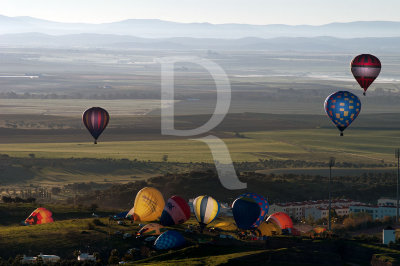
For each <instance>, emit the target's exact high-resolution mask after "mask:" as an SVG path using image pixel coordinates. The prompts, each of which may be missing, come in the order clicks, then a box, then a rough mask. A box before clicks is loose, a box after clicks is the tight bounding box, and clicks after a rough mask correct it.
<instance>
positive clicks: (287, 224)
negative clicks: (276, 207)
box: [267, 212, 293, 229]
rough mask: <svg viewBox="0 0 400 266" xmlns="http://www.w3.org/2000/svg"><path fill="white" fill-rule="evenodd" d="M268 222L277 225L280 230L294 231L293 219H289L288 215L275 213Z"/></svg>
mask: <svg viewBox="0 0 400 266" xmlns="http://www.w3.org/2000/svg"><path fill="white" fill-rule="evenodd" d="M267 222H272V223H275V224H276V225H278V226H279V228H280V229H292V228H293V221H292V219H291V218H290V217H289V215H287V214H286V213H284V212H275V213H273V214H271V215H270V216H269V217H268V219H267Z"/></svg>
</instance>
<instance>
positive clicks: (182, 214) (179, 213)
mask: <svg viewBox="0 0 400 266" xmlns="http://www.w3.org/2000/svg"><path fill="white" fill-rule="evenodd" d="M189 218H190V207H189V204H188V203H187V202H186V200H184V199H183V198H181V197H179V196H172V197H171V198H169V199H168V201H167V203H166V204H165V207H164V210H163V212H162V214H161V219H160V223H161V224H162V225H165V226H169V225H174V224H181V223H184V222H186V221H187V220H188V219H189Z"/></svg>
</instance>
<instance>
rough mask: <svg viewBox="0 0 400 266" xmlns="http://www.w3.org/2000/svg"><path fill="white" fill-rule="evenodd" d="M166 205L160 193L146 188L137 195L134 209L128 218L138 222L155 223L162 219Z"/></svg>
mask: <svg viewBox="0 0 400 266" xmlns="http://www.w3.org/2000/svg"><path fill="white" fill-rule="evenodd" d="M164 205H165V202H164V198H163V196H162V194H161V192H160V191H158V190H157V189H155V188H152V187H145V188H142V189H141V190H140V191H139V192H138V193H137V194H136V198H135V203H134V205H133V208H132V209H131V210H130V211H129V212H128V214H127V215H126V217H127V218H131V219H133V220H134V221H138V222H151V221H155V220H157V219H159V218H160V216H161V213H162V211H163V209H164Z"/></svg>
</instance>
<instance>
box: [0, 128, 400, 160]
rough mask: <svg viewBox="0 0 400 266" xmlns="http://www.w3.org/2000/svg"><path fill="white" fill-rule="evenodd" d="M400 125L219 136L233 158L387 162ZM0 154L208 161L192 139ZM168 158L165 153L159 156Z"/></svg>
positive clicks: (12, 147) (29, 146) (33, 146)
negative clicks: (332, 158) (339, 131)
mask: <svg viewBox="0 0 400 266" xmlns="http://www.w3.org/2000/svg"><path fill="white" fill-rule="evenodd" d="M399 136H400V130H355V129H349V130H347V131H346V132H345V136H344V137H340V136H339V133H338V131H337V130H336V129H334V128H332V129H312V130H310V129H307V130H306V129H303V130H301V129H299V130H277V131H264V132H243V133H241V137H235V135H234V134H233V133H232V134H231V137H229V138H223V140H224V142H225V143H226V144H227V147H228V148H229V151H230V155H231V157H232V159H233V161H238V162H240V161H249V162H252V161H258V160H259V159H282V160H287V159H292V160H306V161H324V160H328V158H329V157H331V156H334V157H336V158H337V160H338V161H342V162H357V163H376V164H378V163H379V164H380V163H385V162H386V163H393V162H394V149H395V147H398V146H400V137H399ZM0 153H2V154H8V155H10V156H15V157H27V156H29V154H34V156H36V157H41V158H71V157H74V158H115V159H122V158H126V159H130V160H134V159H137V160H151V161H162V160H163V158H164V160H168V161H171V162H212V157H211V153H210V150H209V148H208V146H207V145H206V144H205V143H203V142H201V141H196V140H188V139H171V140H151V141H110V142H103V141H101V140H100V142H99V144H97V145H93V144H92V143H91V142H86V143H83V142H80V143H76V142H75V143H74V142H71V143H12V144H0ZM165 155H167V156H168V157H167V158H165V157H164V156H165Z"/></svg>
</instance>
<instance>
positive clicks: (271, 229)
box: [254, 222, 282, 236]
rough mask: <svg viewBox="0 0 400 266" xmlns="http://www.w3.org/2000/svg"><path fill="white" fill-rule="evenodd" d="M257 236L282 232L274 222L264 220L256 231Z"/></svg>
mask: <svg viewBox="0 0 400 266" xmlns="http://www.w3.org/2000/svg"><path fill="white" fill-rule="evenodd" d="M254 233H255V235H256V236H273V235H280V234H282V230H281V228H279V226H278V225H276V224H274V223H267V222H263V223H261V224H260V226H259V227H257V229H256V230H255V231H254Z"/></svg>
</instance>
